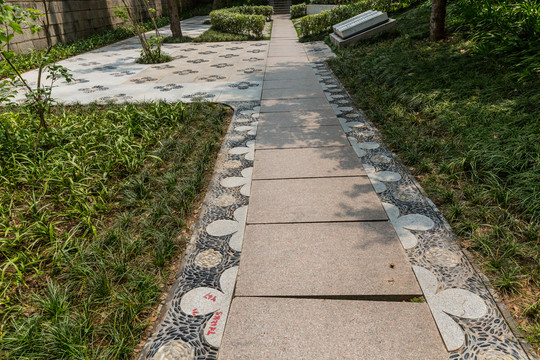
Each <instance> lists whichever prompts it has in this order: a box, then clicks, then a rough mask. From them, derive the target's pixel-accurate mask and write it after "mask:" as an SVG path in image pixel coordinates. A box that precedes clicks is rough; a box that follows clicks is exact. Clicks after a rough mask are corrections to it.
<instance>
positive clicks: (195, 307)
mask: <svg viewBox="0 0 540 360" xmlns="http://www.w3.org/2000/svg"><path fill="white" fill-rule="evenodd" d="M237 273H238V266H235V267H232V268H230V269H227V270H225V271H224V272H223V274H221V278H220V279H219V285H220V288H221V291H219V290H217V289H213V288H209V287H199V288H196V289H193V290H191V291H189V292H188V293H186V294H185V295H184V296H182V300H180V309H181V310H182V311H183V312H184V313H186V314H189V315H192V316H198V315H206V314H209V313H214V315H213V316H212V318H211V319H210V320H209V321H208V322H207V324H206V326H205V328H204V333H203V336H204V338H205V339H206V341H207V342H208V343H209V344H210V345H212V346H215V347H219V346H220V345H221V338H222V337H223V330H224V329H225V322H226V321H227V315H228V313H229V307H230V305H231V299H232V295H233V290H234V284H235V282H236V275H237Z"/></svg>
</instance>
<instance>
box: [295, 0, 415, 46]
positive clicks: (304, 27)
mask: <svg viewBox="0 0 540 360" xmlns="http://www.w3.org/2000/svg"><path fill="white" fill-rule="evenodd" d="M414 2H415V1H414V0H404V1H400V2H399V3H395V2H392V0H363V1H359V2H356V3H353V4H349V5H343V6H340V7H337V8H334V9H332V10H327V11H323V12H322V13H320V14H316V15H308V16H304V17H303V18H302V19H301V20H300V23H299V25H300V28H299V31H300V35H301V36H302V37H304V36H308V35H315V34H320V33H323V32H325V31H329V30H330V28H331V27H332V26H333V25H335V24H337V23H339V22H342V21H344V20H347V19H349V18H351V17H353V16H356V15H358V14H360V13H363V12H364V11H367V10H379V11H384V12H391V11H396V10H399V9H403V8H407V7H409V6H411V5H412V4H413V3H414Z"/></svg>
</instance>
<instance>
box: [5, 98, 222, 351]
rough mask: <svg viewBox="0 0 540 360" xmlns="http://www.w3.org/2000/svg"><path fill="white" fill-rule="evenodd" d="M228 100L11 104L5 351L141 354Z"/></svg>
mask: <svg viewBox="0 0 540 360" xmlns="http://www.w3.org/2000/svg"><path fill="white" fill-rule="evenodd" d="M229 116H230V111H229V108H228V107H225V106H222V105H217V104H210V103H193V104H182V103H174V104H166V103H161V102H156V103H144V104H137V105H113V104H109V105H90V106H75V107H59V108H55V109H54V110H53V113H52V114H51V116H50V120H49V121H50V128H49V131H47V132H45V133H44V134H43V136H42V141H41V142H40V145H39V146H38V148H37V151H34V133H35V130H36V129H35V127H36V125H35V123H34V122H33V121H31V119H29V118H28V116H27V115H26V114H25V113H21V112H20V111H18V110H17V109H16V108H14V109H9V108H4V109H2V112H1V113H0V179H1V181H0V358H2V359H131V358H133V350H134V348H135V346H136V345H137V344H138V342H139V341H140V338H141V336H142V333H143V331H144V330H145V328H146V326H147V324H148V317H149V315H150V314H151V313H152V311H154V310H155V308H156V305H157V302H158V300H159V297H160V296H161V294H162V287H163V286H164V284H165V283H166V281H167V278H168V276H169V274H170V272H171V267H170V259H171V258H173V257H175V255H177V254H178V253H179V252H181V251H182V250H183V248H184V246H185V244H186V243H187V241H189V239H187V238H186V237H187V235H184V232H185V229H186V221H187V219H188V218H189V217H190V216H191V214H192V212H193V206H194V203H196V201H197V199H201V195H202V194H201V193H202V191H203V189H204V186H205V183H206V181H207V180H206V179H207V177H208V175H209V174H210V173H211V171H212V168H213V163H214V161H215V158H216V154H217V151H218V150H219V147H220V139H221V138H222V136H223V134H224V131H225V130H226V127H227V119H228V118H229Z"/></svg>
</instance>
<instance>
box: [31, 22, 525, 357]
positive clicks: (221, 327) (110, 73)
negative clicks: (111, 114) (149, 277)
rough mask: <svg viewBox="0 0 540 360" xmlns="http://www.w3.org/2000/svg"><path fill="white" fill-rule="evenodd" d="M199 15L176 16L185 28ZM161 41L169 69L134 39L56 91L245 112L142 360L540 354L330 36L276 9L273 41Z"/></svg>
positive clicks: (103, 53) (189, 30) (73, 63)
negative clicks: (531, 350)
mask: <svg viewBox="0 0 540 360" xmlns="http://www.w3.org/2000/svg"><path fill="white" fill-rule="evenodd" d="M205 19H206V18H204V17H197V18H193V19H189V20H187V21H183V22H182V26H183V28H184V31H185V33H186V35H190V36H197V35H199V34H201V33H202V32H204V31H205V30H206V29H207V28H208V26H207V25H204V24H203V22H204V20H205ZM165 31H166V30H165ZM165 34H166V35H167V33H165ZM163 50H164V52H166V53H169V54H171V55H172V56H173V58H174V59H173V61H171V62H170V63H166V64H159V65H140V64H136V63H135V62H134V60H135V58H136V57H137V56H138V54H139V51H140V50H139V45H138V43H137V40H136V39H135V38H132V39H128V40H125V41H121V42H118V43H116V44H112V45H109V46H106V47H103V48H101V49H98V50H95V51H91V52H88V53H85V54H82V55H79V56H75V57H73V58H70V59H67V60H65V61H62V62H61V63H62V65H64V66H66V67H68V68H70V69H71V70H72V71H73V74H74V77H75V81H74V82H72V83H70V84H65V83H64V84H59V86H57V87H56V88H55V89H54V92H53V96H54V97H56V98H58V99H59V100H61V101H63V102H66V103H73V102H80V103H89V102H93V101H98V102H106V101H116V102H133V101H149V100H159V99H161V100H166V101H178V100H182V101H185V102H189V101H194V100H200V99H201V98H202V99H205V100H209V101H215V102H223V103H227V104H229V105H231V106H233V107H234V109H235V115H234V119H233V121H232V123H231V125H230V128H229V132H228V134H227V135H226V137H225V139H224V141H223V145H222V148H221V151H220V154H219V158H218V161H217V163H216V166H215V170H214V177H213V180H212V182H211V184H210V185H209V187H208V190H207V195H206V198H205V199H204V202H203V207H202V209H201V211H200V217H199V219H198V222H197V224H196V226H195V228H194V231H193V236H192V240H191V242H190V245H189V248H188V250H187V252H186V255H185V258H184V259H183V264H182V266H181V269H180V271H179V273H178V274H177V280H176V283H175V284H174V286H173V288H172V290H171V292H170V294H169V295H168V297H167V299H166V300H164V301H163V302H162V304H161V311H160V316H159V319H158V321H157V322H156V324H155V328H154V330H153V332H152V335H151V337H150V338H149V339H148V341H147V343H146V345H145V346H144V348H143V349H142V352H141V355H140V358H141V359H155V360H158V359H159V360H164V359H168V360H172V359H181V360H193V359H197V360H202V359H220V360H229V359H234V360H238V359H257V360H262V359H273V360H274V359H276V360H277V359H310V360H312V359H369V360H373V359H385V360H386V359H392V360H394V359H400V360H402V359H415V360H416V359H429V360H431V359H480V360H482V359H483V360H493V359H504V360H518V359H519V360H521V359H523V360H525V359H534V358H535V356H534V355H531V354H528V353H527V352H526V351H525V350H524V348H525V349H527V344H526V343H525V341H524V340H523V339H521V338H519V337H516V336H515V335H514V333H513V332H512V331H511V326H513V325H512V322H511V318H510V317H509V316H503V313H504V311H505V310H504V307H500V305H499V303H498V302H497V301H496V300H495V299H494V298H493V295H492V294H491V293H490V291H489V290H488V288H487V287H486V283H485V280H484V277H483V276H482V275H481V274H479V273H478V272H477V271H476V270H475V268H474V267H473V265H472V264H471V263H470V262H469V260H468V258H467V257H466V256H465V255H464V254H463V252H462V250H461V249H460V247H459V246H458V244H457V243H456V241H455V239H454V235H453V234H452V232H451V230H450V227H449V226H448V224H447V223H446V221H445V220H444V217H443V216H442V215H441V213H440V212H439V211H438V210H437V208H436V207H435V205H434V204H433V203H432V202H431V201H430V200H429V199H428V198H427V197H426V196H425V194H424V193H423V191H422V190H421V188H420V187H419V185H418V184H417V183H416V181H415V180H414V178H413V177H412V176H411V174H410V173H409V171H408V170H407V169H406V168H405V167H404V166H403V165H402V164H401V163H400V162H399V161H398V160H396V159H395V157H394V156H393V154H392V153H391V152H390V151H389V150H388V149H386V147H385V145H384V143H383V141H382V139H381V136H380V134H379V132H378V131H377V129H376V128H375V127H374V126H373V124H371V123H370V122H369V121H367V119H366V118H365V117H364V115H363V114H362V112H361V111H359V110H357V109H356V108H355V107H354V105H353V102H352V100H351V99H350V97H349V95H348V93H347V92H346V91H345V89H344V88H343V87H342V85H341V84H340V82H339V80H338V79H336V78H335V77H334V76H333V74H332V72H331V71H330V70H329V68H328V67H327V65H326V64H325V62H324V59H326V58H328V57H329V56H331V55H332V54H331V51H330V50H329V48H328V47H327V46H326V45H324V44H323V43H320V42H315V43H309V44H300V43H299V42H298V40H297V36H296V32H295V31H294V28H293V26H292V23H291V21H290V20H289V19H287V18H286V17H283V16H277V15H276V16H275V17H274V25H273V30H272V40H271V41H255V42H224V43H204V44H194V43H185V44H165V45H164V47H163ZM358 71H362V69H358ZM25 76H27V77H28V78H29V79H32V78H33V77H34V76H35V71H34V72H28V73H26V74H25ZM507 321H510V323H509V322H507Z"/></svg>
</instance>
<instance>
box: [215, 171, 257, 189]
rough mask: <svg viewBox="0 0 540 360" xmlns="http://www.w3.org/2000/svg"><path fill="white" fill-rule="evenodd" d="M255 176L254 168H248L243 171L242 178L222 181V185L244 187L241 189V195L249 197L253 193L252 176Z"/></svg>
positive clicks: (229, 178)
mask: <svg viewBox="0 0 540 360" xmlns="http://www.w3.org/2000/svg"><path fill="white" fill-rule="evenodd" d="M252 175H253V168H252V167H248V168H245V169H244V170H242V177H237V176H234V177H228V178H225V179H223V180H221V185H222V186H225V187H238V186H242V188H241V189H240V194H242V195H244V196H249V194H250V193H251V176H252Z"/></svg>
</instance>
